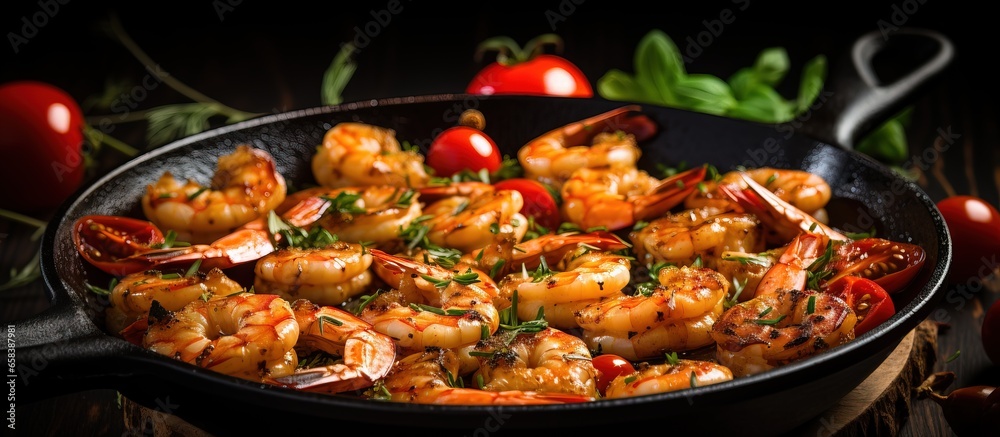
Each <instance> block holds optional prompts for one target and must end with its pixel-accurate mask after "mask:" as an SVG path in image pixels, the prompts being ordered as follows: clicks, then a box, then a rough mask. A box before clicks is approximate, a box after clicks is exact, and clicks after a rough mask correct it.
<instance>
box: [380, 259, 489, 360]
mask: <svg viewBox="0 0 1000 437" xmlns="http://www.w3.org/2000/svg"><path fill="white" fill-rule="evenodd" d="M371 253H372V255H373V256H374V270H375V272H376V274H377V275H378V276H379V277H380V278H381V279H382V280H383V281H385V283H386V284H388V285H389V287H391V288H392V291H390V292H386V293H381V294H379V295H378V296H376V297H375V298H373V299H372V300H371V301H370V302H368V304H366V305H365V307H364V308H363V309H362V311H361V314H360V317H361V318H362V319H364V320H365V321H367V322H368V323H371V324H372V325H373V326H374V327H375V330H376V331H378V332H381V333H383V334H386V335H388V336H390V337H392V338H393V339H395V340H396V341H397V343H398V344H399V346H400V347H402V348H405V349H410V350H414V349H422V348H425V347H431V346H436V347H443V348H452V347H461V346H465V345H468V344H471V343H475V342H477V341H479V339H480V338H483V337H486V336H489V335H490V334H492V333H493V332H496V330H497V328H498V327H499V324H500V315H499V313H498V311H497V309H496V307H495V306H493V303H492V301H493V297H492V295H491V294H490V292H489V291H487V290H486V289H484V288H483V287H481V286H480V285H479V282H481V279H480V275H479V273H477V272H472V271H469V272H466V273H461V272H458V273H456V272H452V271H449V270H446V269H443V268H440V267H437V266H430V265H426V264H422V263H419V262H416V261H412V260H409V259H405V258H400V257H397V256H393V255H389V254H387V253H385V252H383V251H381V250H378V249H372V250H371Z"/></svg>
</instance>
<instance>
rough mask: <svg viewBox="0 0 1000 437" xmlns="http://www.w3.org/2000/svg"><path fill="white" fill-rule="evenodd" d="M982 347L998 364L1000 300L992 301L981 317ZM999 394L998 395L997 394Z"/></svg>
mask: <svg viewBox="0 0 1000 437" xmlns="http://www.w3.org/2000/svg"><path fill="white" fill-rule="evenodd" d="M982 333H983V349H985V350H986V356H987V357H989V358H990V361H992V362H993V364H996V365H998V366H1000V300H997V301H996V302H993V305H990V309H989V310H988V311H986V317H984V318H983V327H982ZM998 396H1000V395H998Z"/></svg>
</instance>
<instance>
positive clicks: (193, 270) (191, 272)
mask: <svg viewBox="0 0 1000 437" xmlns="http://www.w3.org/2000/svg"><path fill="white" fill-rule="evenodd" d="M200 268H201V260H200V259H199V260H195V262H194V263H193V264H191V267H188V269H187V272H185V273H184V277H185V278H190V277H192V276H194V274H195V273H198V269H200Z"/></svg>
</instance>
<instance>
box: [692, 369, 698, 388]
mask: <svg viewBox="0 0 1000 437" xmlns="http://www.w3.org/2000/svg"><path fill="white" fill-rule="evenodd" d="M697 386H698V376H697V375H695V374H694V370H692V371H691V388H695V387H697Z"/></svg>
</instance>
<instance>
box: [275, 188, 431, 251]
mask: <svg viewBox="0 0 1000 437" xmlns="http://www.w3.org/2000/svg"><path fill="white" fill-rule="evenodd" d="M419 197H420V195H419V193H417V192H416V191H414V190H410V189H407V188H400V187H393V186H388V185H377V186H375V185H373V186H367V187H347V188H334V189H330V188H310V189H307V190H303V191H300V192H296V193H293V194H292V195H290V196H289V198H290V199H294V200H295V201H296V203H294V204H293V205H292V206H291V207H289V208H288V209H287V210H286V211H283V213H282V217H283V218H285V219H286V220H287V221H289V222H290V223H292V224H295V225H296V226H302V225H305V224H308V225H318V226H320V227H322V228H323V229H326V230H327V231H329V232H330V233H332V234H335V235H337V237H339V238H340V239H341V240H344V241H349V242H351V243H359V242H362V241H367V242H371V243H373V244H375V245H376V246H381V245H385V244H387V243H390V242H393V241H396V240H398V239H399V230H400V229H401V228H405V227H407V226H408V225H409V224H410V223H411V222H412V221H413V220H414V219H416V218H417V217H420V215H421V214H422V208H421V204H420V203H419V202H418V199H419ZM287 203H288V202H286V204H287Z"/></svg>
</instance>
